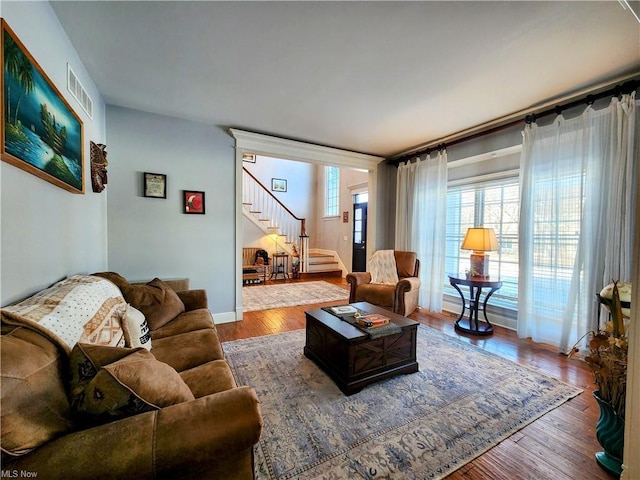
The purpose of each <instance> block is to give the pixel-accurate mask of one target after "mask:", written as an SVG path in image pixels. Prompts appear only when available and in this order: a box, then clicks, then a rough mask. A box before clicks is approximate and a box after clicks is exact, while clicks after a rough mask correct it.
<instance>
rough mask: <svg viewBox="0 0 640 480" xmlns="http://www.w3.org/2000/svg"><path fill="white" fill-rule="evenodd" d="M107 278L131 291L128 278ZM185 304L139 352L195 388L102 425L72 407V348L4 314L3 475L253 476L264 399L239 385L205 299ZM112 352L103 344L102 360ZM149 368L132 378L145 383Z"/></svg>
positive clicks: (189, 295)
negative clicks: (167, 402) (167, 403)
mask: <svg viewBox="0 0 640 480" xmlns="http://www.w3.org/2000/svg"><path fill="white" fill-rule="evenodd" d="M114 275H115V276H114ZM105 276H106V277H107V278H110V277H111V278H110V280H112V281H114V283H117V282H120V285H118V287H119V288H121V290H125V288H122V285H124V284H123V283H122V282H123V281H124V282H126V280H124V279H123V278H122V277H120V276H119V275H117V274H108V273H107V274H105ZM118 277H119V278H118ZM167 285H170V286H172V287H174V288H177V289H179V288H180V287H183V286H184V285H180V284H177V285H171V282H167ZM134 290H135V288H134ZM177 297H178V298H180V300H181V302H182V304H184V311H183V312H182V313H179V314H178V315H176V316H175V318H172V319H170V320H169V321H167V322H166V323H164V324H163V325H162V326H159V327H156V328H154V326H153V325H152V324H151V322H150V324H149V326H150V328H151V345H152V346H151V354H152V356H150V355H149V354H148V350H145V349H144V348H142V347H140V348H138V349H132V351H134V353H136V352H137V353H136V354H137V355H140V356H142V357H144V358H147V357H149V358H151V361H152V362H153V364H154V365H157V362H156V360H157V361H159V362H163V363H164V364H167V365H169V366H170V367H172V369H174V370H175V372H177V373H178V374H179V377H180V378H181V380H180V379H174V380H176V381H178V382H180V383H181V382H182V381H183V382H184V384H186V385H187V386H188V389H187V390H186V397H187V399H186V400H182V401H180V403H176V404H173V405H170V406H164V407H161V408H158V407H157V406H156V407H155V408H152V409H151V411H146V412H144V413H137V414H134V415H131V416H127V417H125V418H120V419H113V420H111V421H107V422H104V419H102V420H100V421H99V422H96V424H94V425H92V424H87V423H86V420H85V419H81V418H79V417H78V416H77V413H76V412H75V411H74V410H73V407H72V404H71V401H70V389H71V387H70V378H71V372H70V369H71V367H70V363H69V361H70V360H69V359H70V352H69V348H64V346H62V347H61V346H60V345H59V344H57V343H56V342H55V341H52V340H51V339H50V338H48V337H47V336H46V335H44V334H42V332H39V331H38V329H37V328H36V329H34V328H29V326H24V325H20V324H19V322H16V321H15V319H13V318H10V317H9V316H8V315H5V312H3V313H2V336H1V341H2V344H1V350H0V352H1V354H2V358H1V369H2V377H1V380H2V384H1V402H2V411H1V415H2V417H1V421H2V424H1V428H2V430H1V435H2V457H3V458H2V469H3V471H9V472H11V471H16V472H33V473H34V474H37V478H46V479H58V478H59V479H85V478H86V479H98V478H114V479H116V478H117V479H125V478H135V479H147V478H149V479H151V478H171V479H177V478H191V479H203V478H207V479H251V478H253V476H254V471H253V446H254V444H256V443H257V442H258V440H259V438H260V434H261V431H262V416H261V412H260V405H259V401H258V398H257V397H256V394H255V392H254V390H253V389H252V388H250V387H248V386H237V385H236V382H235V380H234V377H233V375H232V372H231V370H230V368H229V366H228V365H227V363H226V362H225V360H224V355H223V350H222V347H221V344H220V341H219V340H218V336H217V333H216V327H215V325H214V323H213V318H212V316H211V313H210V312H209V310H208V309H207V296H206V292H205V291H204V290H184V291H177ZM124 298H125V299H126V300H127V303H132V302H131V301H130V300H131V298H127V296H126V295H125V297H124ZM91 347H92V348H95V347H93V346H91ZM107 348H111V347H98V349H99V351H101V352H103V353H102V354H103V355H104V352H105V351H106V352H107V353H110V351H109V350H105V349H107ZM113 348H117V347H113ZM100 349H101V350H100ZM143 350H144V351H143ZM125 353H128V352H125ZM145 355H146V357H145ZM152 357H155V359H153V358H152ZM147 360H148V359H147ZM142 363H144V362H142ZM142 363H140V365H142ZM136 365H137V364H136ZM125 366H126V365H125ZM162 368H167V367H166V365H162ZM141 371H142V370H140V369H138V368H136V369H134V375H137V376H138V377H139V378H136V381H139V382H142V383H144V382H145V381H146V379H145V378H144V377H143V376H142V374H141V373H140V372H141ZM171 372H173V370H171ZM174 375H175V374H174ZM167 385H169V384H167ZM162 388H164V387H162ZM167 388H168V387H167ZM188 390H190V391H191V392H189V391H188ZM151 407H154V406H153V405H151ZM151 407H149V406H148V405H147V408H151ZM33 476H35V475H33Z"/></svg>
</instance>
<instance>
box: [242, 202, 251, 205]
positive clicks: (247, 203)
mask: <svg viewBox="0 0 640 480" xmlns="http://www.w3.org/2000/svg"><path fill="white" fill-rule="evenodd" d="M242 205H253V203H251V202H242Z"/></svg>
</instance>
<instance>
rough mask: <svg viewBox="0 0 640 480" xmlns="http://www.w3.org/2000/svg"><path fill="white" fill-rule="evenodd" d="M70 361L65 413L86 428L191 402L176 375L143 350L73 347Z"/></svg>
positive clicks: (184, 386)
mask: <svg viewBox="0 0 640 480" xmlns="http://www.w3.org/2000/svg"><path fill="white" fill-rule="evenodd" d="M70 361H71V373H72V375H71V382H72V383H71V386H70V392H71V408H72V410H73V411H74V412H75V413H77V414H78V415H79V416H80V417H81V418H83V419H84V420H85V421H87V422H89V423H104V422H107V421H111V420H116V419H119V418H124V417H128V416H131V415H136V414H138V413H143V412H148V411H152V410H158V409H160V408H163V407H168V406H169V405H175V404H177V403H181V402H186V401H189V400H194V396H193V393H191V390H190V389H189V387H188V386H187V384H186V383H185V382H184V380H182V378H181V377H180V374H178V372H176V371H175V370H174V369H173V368H171V367H170V366H169V365H167V364H166V363H162V362H160V361H158V360H156V359H155V357H154V356H153V354H151V352H149V351H148V350H146V349H144V348H135V349H129V348H118V347H103V346H97V345H88V344H82V343H79V344H77V345H76V346H75V347H74V348H73V350H72V352H71V355H70Z"/></svg>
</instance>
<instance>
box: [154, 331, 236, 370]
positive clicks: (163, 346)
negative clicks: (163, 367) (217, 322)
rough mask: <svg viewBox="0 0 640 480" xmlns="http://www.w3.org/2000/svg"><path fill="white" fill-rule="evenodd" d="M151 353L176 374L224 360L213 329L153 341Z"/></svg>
mask: <svg viewBox="0 0 640 480" xmlns="http://www.w3.org/2000/svg"><path fill="white" fill-rule="evenodd" d="M151 353H153V355H154V356H155V357H156V358H157V359H158V360H160V361H161V362H165V363H167V364H168V365H171V366H172V367H173V368H175V369H176V370H177V371H178V372H183V371H184V370H188V369H190V368H193V367H197V366H198V365H202V364H204V363H207V362H210V361H212V360H221V359H223V358H224V354H223V352H222V346H221V345H220V341H219V340H218V335H217V334H216V332H215V330H214V329H213V328H206V329H202V330H196V331H194V332H187V333H181V334H180V335H174V336H173V337H166V338H158V339H153V348H152V349H151Z"/></svg>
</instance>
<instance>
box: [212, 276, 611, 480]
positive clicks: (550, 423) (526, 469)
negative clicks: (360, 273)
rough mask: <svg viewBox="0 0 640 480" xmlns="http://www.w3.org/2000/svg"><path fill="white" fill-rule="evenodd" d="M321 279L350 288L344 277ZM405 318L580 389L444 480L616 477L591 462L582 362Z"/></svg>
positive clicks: (427, 318)
mask: <svg viewBox="0 0 640 480" xmlns="http://www.w3.org/2000/svg"><path fill="white" fill-rule="evenodd" d="M314 280H317V278H314ZM322 280H324V281H327V282H331V283H334V284H337V285H340V286H342V287H344V288H345V289H348V288H349V286H348V284H347V283H346V281H345V280H344V279H343V278H322ZM335 304H336V303H335V302H329V303H323V304H319V305H302V306H298V307H289V308H278V309H273V310H266V311H261V312H249V313H245V314H244V320H243V321H241V322H235V323H225V324H221V325H218V326H217V330H218V336H219V337H220V340H221V341H223V342H225V341H230V340H237V339H241V338H250V337H257V336H262V335H268V334H272V333H280V332H286V331H290V330H297V329H301V328H305V316H304V312H305V310H310V309H312V308H319V307H321V306H328V305H335ZM409 318H412V319H414V320H416V321H418V322H420V323H423V324H424V325H428V326H430V327H432V328H435V329H437V330H440V331H442V332H445V333H446V334H448V335H452V336H456V337H458V338H460V339H461V340H462V341H464V342H467V343H470V344H472V345H475V346H477V347H479V348H482V349H484V350H486V351H489V352H492V353H495V354H496V355H500V356H502V357H504V358H507V359H509V360H512V361H514V362H517V363H520V364H522V365H527V366H528V367H530V368H532V369H534V370H537V371H539V372H541V373H543V374H546V375H549V376H551V377H554V378H557V379H559V380H562V381H563V382H566V383H569V384H571V385H575V386H577V387H579V388H582V389H583V390H584V393H582V394H581V395H578V396H577V397H576V398H574V399H572V400H570V401H568V402H566V403H564V404H563V405H562V406H560V407H558V408H556V409H555V410H552V411H551V412H549V413H547V414H546V415H544V416H542V417H541V418H539V419H538V420H536V421H534V422H533V423H531V424H529V425H528V426H526V427H525V428H523V429H522V430H520V431H519V432H516V433H515V434H514V435H512V436H511V437H509V438H508V439H506V440H504V441H503V442H502V443H500V444H498V445H496V446H495V447H494V448H492V449H491V450H489V451H487V452H486V453H484V454H483V455H481V456H479V457H478V458H476V459H475V460H473V461H472V462H470V463H468V464H467V465H465V466H464V467H462V468H460V469H459V470H457V471H456V472H454V473H453V474H451V475H449V476H448V477H446V478H447V479H449V480H487V479H491V480H520V479H532V480H563V479H575V480H591V479H593V480H598V479H604V480H610V479H615V478H617V477H616V476H615V475H612V474H609V473H608V472H606V471H605V470H603V469H602V468H601V467H600V466H599V465H598V464H597V463H596V461H595V458H594V453H595V452H597V451H600V450H601V448H600V445H599V444H598V441H597V440H596V436H595V425H596V421H597V419H598V414H599V410H598V406H597V404H596V402H595V400H594V398H593V396H592V395H591V392H592V391H593V389H594V385H593V384H592V374H591V371H590V370H589V369H588V367H587V366H586V364H585V363H584V362H582V361H580V360H577V359H568V358H566V357H565V356H563V355H560V354H558V352H557V351H556V350H554V349H553V348H552V347H549V346H545V345H543V344H537V343H534V342H532V341H530V340H521V339H519V338H518V337H517V335H516V334H515V332H513V331H511V330H507V329H505V328H501V327H495V330H494V334H493V335H492V336H490V337H474V336H471V335H468V336H467V335H461V334H459V333H457V332H456V331H455V330H454V329H453V322H454V320H455V318H457V315H455V316H454V315H453V314H442V315H440V314H433V313H429V312H423V311H416V312H414V313H413V314H411V315H410V316H409ZM421 368H425V367H422V366H421Z"/></svg>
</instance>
